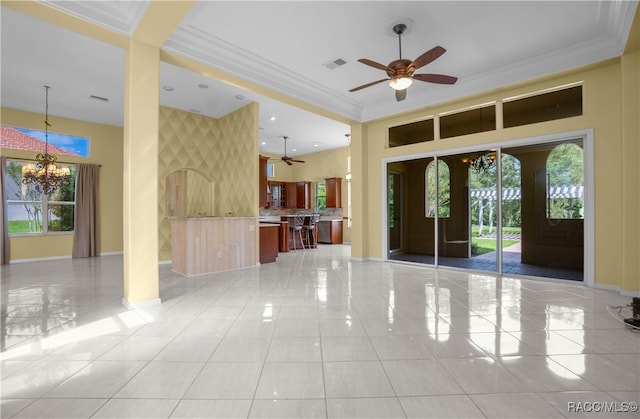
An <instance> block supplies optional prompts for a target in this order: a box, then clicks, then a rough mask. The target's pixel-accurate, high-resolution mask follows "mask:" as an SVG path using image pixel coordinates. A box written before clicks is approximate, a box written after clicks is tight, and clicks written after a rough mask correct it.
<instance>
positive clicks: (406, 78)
mask: <svg viewBox="0 0 640 419" xmlns="http://www.w3.org/2000/svg"><path fill="white" fill-rule="evenodd" d="M406 29H407V25H405V24H404V23H398V24H397V25H395V26H394V27H393V32H394V33H395V34H397V35H398V46H399V50H400V54H399V55H400V58H399V59H397V60H394V61H391V62H390V63H389V65H384V64H380V63H377V62H375V61H371V60H369V59H366V58H361V59H359V60H358V61H360V62H361V63H362V64H366V65H368V66H371V67H373V68H377V69H379V70H384V71H386V72H387V76H388V77H387V78H386V79H381V80H376V81H374V82H371V83H367V84H363V85H362V86H358V87H354V88H353V89H351V90H349V91H350V92H355V91H358V90H360V89H364V88H366V87H370V86H373V85H376V84H378V83H382V82H383V81H387V80H391V82H390V83H389V86H391V88H392V89H394V90H395V91H396V100H397V101H398V102H400V101H401V100H404V99H405V98H406V97H407V87H409V86H411V84H412V83H413V80H420V81H425V82H428V83H437V84H454V83H455V82H456V81H457V80H458V78H457V77H453V76H447V75H445V74H414V71H416V70H417V69H419V68H420V67H423V66H425V65H427V64H429V63H430V62H432V61H435V60H436V59H437V58H439V57H440V56H441V55H442V54H444V53H445V52H446V50H445V49H444V48H442V47H441V46H437V47H434V48H432V49H430V50H429V51H427V52H425V53H424V54H422V55H421V56H419V57H418V58H416V59H415V60H413V61H411V60H407V59H402V34H403V33H404V32H405V30H406Z"/></svg>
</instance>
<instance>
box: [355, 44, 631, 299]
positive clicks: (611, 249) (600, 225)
mask: <svg viewBox="0 0 640 419" xmlns="http://www.w3.org/2000/svg"><path fill="white" fill-rule="evenodd" d="M636 55H637V54H636ZM626 59H629V60H630V61H632V60H635V61H634V62H635V64H629V65H628V67H629V69H634V68H635V69H637V57H636V58H635V59H632V58H629V57H625V60H626ZM621 61H622V60H621V59H612V60H609V61H606V62H603V63H599V64H597V65H593V66H590V67H586V68H582V69H577V70H574V71H571V72H566V73H563V74H559V75H555V76H553V77H548V78H542V79H538V80H533V81H530V82H527V83H522V84H518V85H513V86H507V87H504V88H501V89H497V90H495V91H492V92H489V93H485V94H482V95H477V96H473V97H468V98H465V99H462V100H457V101H453V102H449V103H444V104H441V105H439V106H434V107H429V108H424V109H422V110H419V111H415V112H411V113H407V114H403V115H399V116H395V117H392V118H386V119H381V120H377V121H372V122H370V123H367V124H365V127H364V131H365V132H364V134H363V141H364V142H366V146H365V147H362V150H364V151H363V152H364V153H365V154H364V156H363V160H366V161H367V165H366V166H364V169H363V172H362V176H363V177H364V178H366V179H367V180H368V182H369V184H368V187H367V196H366V199H365V201H364V207H363V209H362V212H363V228H364V229H365V230H367V231H368V241H367V242H365V243H364V244H363V246H362V251H361V252H359V250H358V249H356V252H355V253H354V256H356V257H370V258H381V257H382V248H383V247H382V237H383V231H382V229H383V228H384V226H385V223H384V222H383V220H382V218H381V203H382V202H383V196H382V191H383V185H382V184H381V182H382V160H383V159H385V158H390V157H396V156H403V155H411V154H419V153H433V152H436V151H439V152H442V151H445V150H448V149H453V148H457V147H467V146H476V145H480V144H489V143H496V142H502V141H508V140H514V139H520V138H527V137H535V136H541V135H546V134H552V133H562V132H567V131H574V130H584V129H590V128H593V129H594V132H595V155H596V158H595V255H596V260H595V280H596V283H597V284H599V285H604V286H611V287H620V288H622V289H623V290H625V291H630V292H637V291H639V290H640V278H639V277H638V275H637V274H636V275H635V277H631V276H630V275H629V274H627V275H625V272H626V271H629V272H636V273H637V272H638V268H637V263H638V262H637V259H638V258H637V255H638V254H640V252H638V246H637V240H636V241H635V244H634V242H633V240H631V239H629V240H628V241H629V242H630V244H631V245H632V246H635V251H636V253H635V255H636V257H635V258H633V259H634V261H633V262H630V261H624V260H623V255H624V254H626V253H627V252H626V251H625V249H624V246H623V240H622V238H623V235H624V234H625V230H628V226H635V230H634V231H633V232H632V234H633V235H634V237H637V236H638V235H640V231H639V230H638V228H637V225H638V224H637V221H634V220H635V219H636V218H637V206H636V210H635V211H634V212H635V216H632V215H630V214H627V215H625V216H623V213H624V209H626V210H630V209H632V208H631V207H630V206H629V205H630V204H631V202H630V201H631V200H633V199H634V198H632V197H628V198H627V197H625V195H624V194H623V185H625V184H626V182H627V181H626V179H629V178H631V179H635V181H634V182H635V183H634V185H635V186H634V187H632V188H631V189H633V192H635V194H634V196H637V195H638V194H637V192H638V186H637V184H638V172H637V163H636V164H634V165H628V166H625V165H622V164H620V163H621V162H622V161H623V153H624V152H625V149H627V148H630V151H631V152H632V154H633V156H634V158H633V160H634V161H635V162H637V161H638V147H637V142H638V137H637V132H638V126H637V124H638V118H637V115H638V114H639V113H638V110H639V109H638V105H637V92H638V87H637V78H638V74H637V73H635V84H634V85H633V89H634V90H632V91H633V92H636V93H634V94H635V96H633V97H631V96H630V97H628V98H627V101H626V102H625V103H623V98H622V93H621V92H623V91H624V90H625V87H626V86H629V85H630V84H633V83H630V82H624V83H623V79H622V66H621ZM634 66H635V67H634ZM625 68H626V67H625ZM631 78H633V77H631ZM575 82H583V83H584V84H583V86H584V87H583V89H584V90H583V97H584V99H583V100H584V112H583V115H582V116H579V117H573V118H567V119H562V120H556V121H550V122H544V123H537V124H532V125H527V126H521V127H515V128H508V129H497V130H495V131H489V132H483V133H478V134H471V135H466V136H461V137H456V138H449V139H443V140H436V141H432V142H428V143H422V144H412V145H408V146H404V147H395V148H391V149H390V148H386V142H387V133H388V128H389V127H391V126H394V125H400V124H405V123H408V122H412V121H415V120H418V119H423V118H426V117H427V116H432V115H437V114H440V113H444V112H448V111H452V110H456V109H461V108H465V107H468V106H473V105H477V104H480V103H486V102H492V101H500V100H502V99H504V98H507V97H511V96H516V95H521V94H526V93H529V92H535V91H541V90H544V89H549V88H554V87H557V86H562V85H565V84H569V83H575ZM625 97H626V96H625ZM633 98H635V99H633ZM634 100H635V102H634ZM633 112H635V113H634V115H635V117H631V116H627V117H626V118H623V117H624V115H625V113H626V114H630V113H633ZM623 129H625V130H628V131H630V132H632V133H633V132H635V133H636V135H634V134H630V135H628V136H627V137H623ZM354 158H355V157H354ZM629 192H632V191H631V190H629ZM629 264H633V266H628V265H629Z"/></svg>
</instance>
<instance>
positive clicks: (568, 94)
mask: <svg viewBox="0 0 640 419" xmlns="http://www.w3.org/2000/svg"><path fill="white" fill-rule="evenodd" d="M502 108H503V109H502V112H503V115H504V116H503V119H504V122H503V125H504V127H505V128H510V127H517V126H519V125H527V124H535V123H537V122H544V121H553V120H555V119H562V118H570V117H572V116H579V115H582V86H574V87H570V88H567V89H560V90H556V91H552V92H549V93H543V94H538V95H534V96H529V97H525V98H520V99H515V100H505V102H504V104H503V105H502Z"/></svg>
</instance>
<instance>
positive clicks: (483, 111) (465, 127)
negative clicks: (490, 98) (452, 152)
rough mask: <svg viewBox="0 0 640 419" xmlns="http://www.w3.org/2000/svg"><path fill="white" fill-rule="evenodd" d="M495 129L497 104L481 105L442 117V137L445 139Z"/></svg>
mask: <svg viewBox="0 0 640 419" xmlns="http://www.w3.org/2000/svg"><path fill="white" fill-rule="evenodd" d="M495 129H496V107H495V105H490V106H481V107H478V108H475V109H469V110H466V111H460V112H455V113H451V114H448V115H443V116H441V117H440V138H443V139H444V138H452V137H458V136H460V135H467V134H475V133H478V132H485V131H493V130H495Z"/></svg>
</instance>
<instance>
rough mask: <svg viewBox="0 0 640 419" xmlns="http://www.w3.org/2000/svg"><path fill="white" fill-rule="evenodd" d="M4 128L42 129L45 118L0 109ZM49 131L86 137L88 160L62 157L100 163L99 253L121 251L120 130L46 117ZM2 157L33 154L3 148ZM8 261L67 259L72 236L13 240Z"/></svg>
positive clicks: (13, 238) (26, 156)
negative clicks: (9, 126) (49, 125)
mask: <svg viewBox="0 0 640 419" xmlns="http://www.w3.org/2000/svg"><path fill="white" fill-rule="evenodd" d="M0 113H1V114H0V115H1V120H2V124H3V125H11V126H15V127H21V128H31V129H38V130H43V129H44V125H43V122H42V121H43V120H44V115H41V114H35V113H30V112H24V111H19V110H15V109H8V108H2V109H1V110H0ZM49 121H50V123H51V125H52V127H51V131H53V132H58V133H63V134H71V135H77V136H82V137H88V138H89V140H90V142H91V143H90V150H89V153H90V154H89V157H88V158H86V159H85V158H80V157H71V156H64V157H59V158H60V160H62V161H65V162H67V161H68V162H71V163H93V164H100V165H101V167H100V198H99V199H100V209H99V211H100V215H99V216H100V251H101V252H102V253H110V252H122V170H123V167H122V138H123V132H122V127H116V126H112V125H102V124H93V123H89V122H82V121H77V120H73V119H67V118H59V117H56V116H51V115H49ZM2 155H3V156H6V157H10V158H11V157H12V158H29V159H33V158H34V157H35V156H34V153H32V152H24V151H17V150H9V149H2ZM10 246H11V260H13V261H15V260H19V259H34V258H47V257H60V256H70V255H71V250H72V247H73V235H72V234H65V235H51V236H35V237H12V238H11V239H10Z"/></svg>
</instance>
